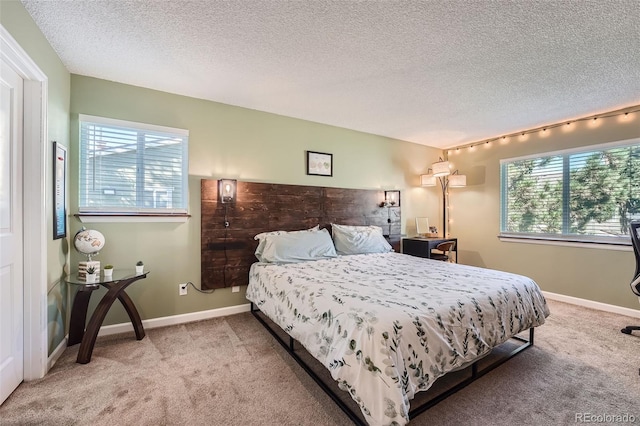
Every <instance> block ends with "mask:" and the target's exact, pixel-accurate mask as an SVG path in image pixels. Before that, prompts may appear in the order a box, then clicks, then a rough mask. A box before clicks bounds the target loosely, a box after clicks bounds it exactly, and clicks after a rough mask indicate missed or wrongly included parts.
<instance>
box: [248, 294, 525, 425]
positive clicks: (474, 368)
mask: <svg viewBox="0 0 640 426" xmlns="http://www.w3.org/2000/svg"><path fill="white" fill-rule="evenodd" d="M251 314H252V315H253V316H254V317H255V318H256V319H257V320H258V321H259V322H260V323H261V324H262V325H263V326H264V328H266V329H267V331H269V333H271V335H272V336H273V337H274V338H275V339H276V341H277V342H278V343H280V345H281V346H282V347H283V348H284V349H285V351H287V353H288V354H289V355H291V357H292V358H293V359H294V360H295V361H296V362H297V363H298V365H300V367H302V369H303V370H304V371H305V372H306V373H307V374H308V375H309V376H310V377H311V378H312V379H313V380H314V381H315V382H316V383H317V384H318V386H320V388H321V389H322V390H323V391H324V392H325V393H326V394H327V395H328V396H329V397H330V398H331V399H332V400H333V401H334V402H335V403H336V404H337V405H338V407H340V409H341V410H342V411H344V413H345V414H346V415H347V416H348V417H349V418H350V419H351V421H353V423H354V424H356V425H359V426H367V423H366V422H365V421H364V420H363V419H362V418H361V417H360V415H359V413H356V412H355V411H354V410H352V409H351V407H349V406H348V405H347V404H346V403H345V402H344V401H343V400H342V399H341V398H340V396H339V395H338V394H337V393H336V392H334V390H333V389H331V387H330V386H329V385H328V384H327V383H325V382H324V381H323V380H322V378H321V377H320V376H319V375H318V374H317V373H316V372H315V371H314V370H313V369H312V368H311V366H310V365H309V364H307V362H306V361H305V360H304V359H303V358H302V357H301V356H300V355H299V354H298V353H297V352H296V349H295V347H294V342H295V339H294V338H293V337H291V336H288V334H287V336H288V337H289V341H288V342H287V341H286V340H285V339H283V338H282V337H281V336H280V335H278V333H277V332H276V330H275V329H274V328H273V327H271V325H270V324H269V323H268V322H267V320H265V318H263V317H262V315H264V316H265V317H266V315H265V314H264V313H262V312H261V311H260V309H258V308H257V307H255V306H254V304H253V302H251ZM267 318H268V317H267ZM273 324H275V323H273ZM276 327H278V326H277V325H276ZM278 328H279V329H280V330H282V329H281V328H280V327H278ZM533 330H534V329H533V327H531V328H530V329H529V338H528V339H526V338H523V337H520V336H513V337H511V338H510V339H509V340H508V341H507V342H509V341H510V340H515V341H517V342H519V343H520V344H519V345H518V346H517V347H516V348H515V349H513V350H511V351H510V352H508V353H507V354H505V355H502V356H500V358H499V359H498V360H496V361H493V362H491V363H490V364H489V365H487V366H484V367H482V368H479V367H478V363H479V362H480V361H481V360H482V359H484V358H481V359H480V360H476V361H475V362H473V364H471V365H469V366H467V367H465V368H464V369H463V371H465V370H469V369H470V370H471V372H470V376H469V377H467V378H466V379H464V380H462V381H461V382H458V383H456V384H455V385H453V386H450V387H448V388H446V389H445V390H444V391H443V392H441V393H439V394H437V395H436V396H434V397H433V398H430V399H428V400H427V401H425V402H422V403H421V404H420V405H419V406H417V407H415V408H412V409H410V410H409V420H411V419H413V418H415V417H416V416H417V415H419V414H421V413H423V412H425V411H427V410H428V409H429V408H431V407H433V406H435V405H436V404H438V403H439V402H442V401H444V400H445V399H446V398H448V397H450V396H451V395H453V394H454V393H456V392H458V391H459V390H461V389H463V388H465V387H467V386H468V385H470V384H471V383H473V382H475V381H476V380H478V379H479V378H480V377H482V376H484V375H485V374H487V373H489V372H490V371H492V370H493V369H495V368H497V367H499V366H500V365H502V364H504V363H505V362H507V361H508V360H510V359H511V358H513V357H514V356H516V355H518V354H519V353H521V352H522V351H524V350H525V349H527V348H530V347H531V346H533ZM282 332H283V333H286V332H285V331H284V330H282ZM507 342H504V343H503V344H502V345H504V344H505V343H507ZM500 346H501V345H499V346H497V347H500ZM494 349H495V348H494Z"/></svg>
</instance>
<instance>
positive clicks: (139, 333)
mask: <svg viewBox="0 0 640 426" xmlns="http://www.w3.org/2000/svg"><path fill="white" fill-rule="evenodd" d="M148 273H149V271H144V272H142V273H141V274H137V273H136V272H135V271H134V270H119V269H116V270H114V271H113V275H112V276H111V277H109V278H106V277H104V276H101V277H99V279H98V281H96V282H93V283H88V282H86V280H85V279H82V278H79V277H78V274H71V275H69V276H67V277H65V279H64V280H65V281H66V282H67V283H69V284H71V285H74V286H76V287H78V291H77V292H76V296H75V298H74V299H73V307H72V309H71V320H70V322H69V346H73V345H75V344H78V343H80V349H79V350H78V358H77V359H76V362H78V363H79V364H87V363H88V362H89V361H91V354H92V353H93V347H94V345H95V343H96V338H97V337H98V331H100V327H101V326H102V321H104V317H105V316H106V315H107V312H108V311H109V309H110V308H111V305H113V302H115V301H116V300H120V302H121V303H122V305H123V306H124V309H125V310H126V311H127V314H128V315H129V319H131V324H132V325H133V329H134V331H135V332H136V339H138V340H141V339H143V338H144V336H145V333H144V327H143V326H142V321H141V320H140V314H138V310H137V309H136V306H135V305H134V304H133V301H132V300H131V298H130V297H129V296H128V295H127V293H126V292H125V291H124V290H125V289H126V288H127V287H128V286H130V285H131V284H133V282H134V281H137V280H140V279H143V278H146V277H147V274H148ZM100 278H101V279H100ZM100 286H102V287H105V288H106V289H107V293H106V294H105V295H104V296H103V297H102V299H101V300H100V302H99V303H98V306H97V307H96V309H95V311H94V312H93V315H91V319H90V320H89V323H88V324H87V327H86V330H85V322H86V319H87V308H88V306H89V299H90V298H91V294H92V293H93V291H94V290H97V289H98V288H100Z"/></svg>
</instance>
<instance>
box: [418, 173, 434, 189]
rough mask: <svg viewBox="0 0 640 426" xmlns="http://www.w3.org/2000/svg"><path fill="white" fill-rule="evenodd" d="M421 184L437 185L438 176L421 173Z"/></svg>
mask: <svg viewBox="0 0 640 426" xmlns="http://www.w3.org/2000/svg"><path fill="white" fill-rule="evenodd" d="M420 185H421V186H436V177H435V176H434V175H432V174H428V175H420Z"/></svg>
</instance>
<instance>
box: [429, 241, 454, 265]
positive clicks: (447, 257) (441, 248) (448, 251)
mask: <svg viewBox="0 0 640 426" xmlns="http://www.w3.org/2000/svg"><path fill="white" fill-rule="evenodd" d="M455 247H456V242H455V241H445V242H444V243H440V244H438V245H437V246H436V248H435V249H436V250H438V252H434V251H431V259H434V260H443V261H445V262H447V261H449V262H452V261H453V260H452V259H453V256H452V253H453V249H454V248H455Z"/></svg>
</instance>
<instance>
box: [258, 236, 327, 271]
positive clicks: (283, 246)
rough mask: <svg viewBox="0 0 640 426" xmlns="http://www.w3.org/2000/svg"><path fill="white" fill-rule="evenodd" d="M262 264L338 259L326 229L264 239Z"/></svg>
mask: <svg viewBox="0 0 640 426" xmlns="http://www.w3.org/2000/svg"><path fill="white" fill-rule="evenodd" d="M264 241H265V244H264V247H263V250H262V255H261V258H262V259H261V260H260V261H261V262H267V263H295V262H303V261H306V260H318V259H327V258H331V257H336V256H337V254H336V250H335V247H334V246H333V241H332V240H331V236H330V235H329V232H328V231H327V230H326V229H321V230H319V231H316V232H288V233H284V234H276V235H267V236H265V237H264Z"/></svg>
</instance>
